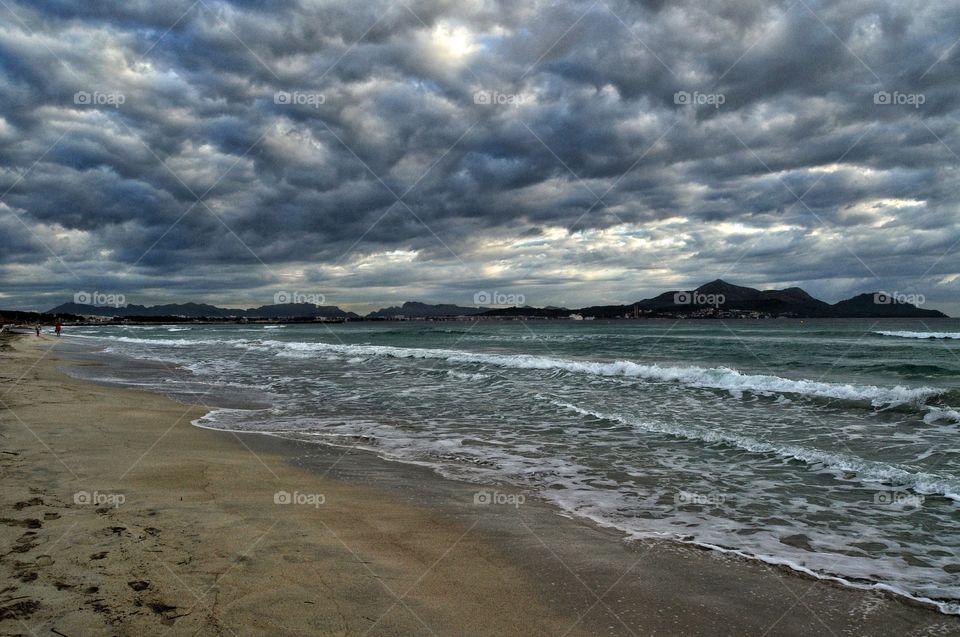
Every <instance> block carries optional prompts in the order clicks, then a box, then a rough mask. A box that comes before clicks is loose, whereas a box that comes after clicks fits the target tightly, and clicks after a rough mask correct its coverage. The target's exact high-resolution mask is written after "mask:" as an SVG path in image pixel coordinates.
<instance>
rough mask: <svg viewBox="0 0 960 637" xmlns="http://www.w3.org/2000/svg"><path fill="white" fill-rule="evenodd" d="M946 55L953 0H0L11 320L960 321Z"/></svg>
mask: <svg viewBox="0 0 960 637" xmlns="http://www.w3.org/2000/svg"><path fill="white" fill-rule="evenodd" d="M958 40H960V4H958V2H956V1H946V2H912V1H910V0H871V1H862V0H845V1H844V2H815V1H812V0H790V1H786V2H756V1H752V0H745V1H740V2H734V1H731V2H723V3H714V2H707V3H705V2H701V1H692V2H685V1H683V0H681V1H677V2H666V1H661V0H647V1H643V0H633V1H625V0H623V1H617V0H597V1H595V2H579V1H568V2H540V1H538V0H533V1H529V2H516V1H503V2H500V1H495V0H455V1H454V0H451V1H446V0H426V1H415V0H396V1H392V2H391V1H380V0H371V1H369V2H368V1H364V2H356V1H355V0H351V1H349V2H312V1H308V0H301V1H300V2H280V1H271V0H266V1H259V2H254V1H253V0H234V1H230V2H228V1H218V0H195V1H191V0H162V1H157V0H143V1H141V0H117V1H110V0H99V1H98V2H77V1H67V0H30V1H29V2H27V1H18V0H2V2H0V228H2V232H0V307H7V308H19V309H39V310H44V309H49V308H51V307H53V306H55V305H58V304H59V303H62V302H65V301H72V300H74V299H75V298H77V299H79V300H81V301H82V300H91V301H100V302H99V303H98V304H111V303H116V302H119V301H124V302H128V303H142V304H154V303H160V302H175V301H195V302H209V303H214V304H217V305H221V306H228V307H255V306H259V305H264V304H269V303H273V302H275V301H289V300H306V301H310V302H319V303H320V304H325V305H338V306H340V307H342V308H344V309H353V310H355V311H368V310H371V309H375V308H378V307H382V306H386V305H395V304H399V303H402V302H403V301H407V300H419V301H425V302H447V303H456V304H460V305H474V304H476V303H475V301H477V300H478V299H479V300H485V301H489V300H491V299H492V300H494V301H496V300H501V301H505V302H509V301H517V300H520V301H523V302H524V303H527V304H531V305H540V306H542V305H562V306H566V307H578V306H583V305H591V304H609V303H628V302H632V301H635V300H638V299H641V298H646V297H649V296H653V295H655V294H657V293H659V292H662V291H665V290H671V289H690V288H693V287H695V286H697V285H699V284H701V283H704V282H706V281H709V280H712V279H715V278H723V279H725V280H728V281H731V282H733V283H737V284H741V285H750V286H753V287H760V288H775V287H777V288H779V287H787V286H793V285H799V286H801V287H803V288H805V289H806V290H807V291H809V292H810V293H812V294H814V296H818V297H819V298H823V299H824V300H827V301H830V302H834V301H838V300H840V299H843V298H847V297H850V296H852V295H854V294H857V293H861V292H868V291H876V290H883V291H887V292H889V293H893V294H911V295H914V298H922V299H923V301H924V303H925V304H926V306H928V307H933V308H937V309H942V310H945V311H947V312H948V313H951V314H960V300H958V299H960V296H958V294H957V293H958V291H960V281H958V275H960V245H958V243H960V215H958V198H960V178H958V172H957V167H958V164H960V127H958V103H960V67H958V64H960V43H958ZM84 295H85V296H84ZM485 304H488V305H489V304H491V303H489V302H487V303H485Z"/></svg>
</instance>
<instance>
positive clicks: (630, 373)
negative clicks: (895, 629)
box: [66, 319, 960, 614]
mask: <svg viewBox="0 0 960 637" xmlns="http://www.w3.org/2000/svg"><path fill="white" fill-rule="evenodd" d="M66 335H67V337H68V338H71V339H73V341H74V342H75V343H82V344H83V346H84V347H90V348H94V349H96V350H98V351H103V352H106V353H108V354H110V355H112V357H114V358H116V359H118V360H125V361H128V362H132V364H127V365H125V366H124V365H121V366H106V367H104V368H102V369H99V371H98V369H97V368H90V367H85V368H84V370H85V373H88V374H89V373H93V374H100V376H101V377H100V378H99V379H98V380H102V381H106V382H116V383H120V384H128V385H135V386H138V387H141V388H144V387H145V388H147V389H152V390H154V391H158V392H162V393H165V394H167V395H171V396H173V397H178V398H181V399H185V400H188V401H189V402H196V403H200V404H208V405H221V406H220V407H211V408H210V410H209V413H207V414H206V416H204V417H203V418H200V419H199V420H197V421H196V422H195V423H194V424H195V425H197V426H200V427H208V428H211V429H222V430H231V431H245V432H263V433H269V434H272V435H277V436H282V437H288V438H296V439H298V440H308V441H311V442H315V443H317V444H323V445H335V446H340V447H344V448H357V449H365V450H369V451H371V452H374V453H376V454H378V455H380V456H381V457H383V458H386V459H390V460H394V461H401V462H408V463H415V464H418V465H425V466H429V467H431V468H433V469H434V470H435V471H436V472H438V473H439V474H441V475H443V476H446V477H450V478H456V479H459V480H466V481H473V482H477V483H480V484H486V485H500V486H501V488H502V489H504V490H511V489H512V490H514V491H515V492H518V493H528V494H535V495H537V496H539V497H541V498H543V499H545V500H547V501H550V502H552V503H553V504H555V505H556V507H558V508H559V510H560V511H561V512H563V513H564V514H566V515H569V516H579V517H582V518H587V519H589V520H592V521H594V522H595V523H597V524H600V525H603V526H607V527H612V528H614V529H617V530H619V531H620V532H622V533H623V535H624V538H625V540H626V541H631V540H634V539H645V538H661V539H666V540H671V541H676V542H684V543H692V544H696V545H699V546H701V547H707V548H710V549H713V550H717V551H724V552H729V553H734V554H737V555H741V556H744V557H747V558H750V559H756V560H762V561H764V562H767V563H769V564H776V565H782V566H787V567H789V568H792V569H795V570H798V571H802V572H804V573H807V574H809V575H813V576H816V577H820V578H825V579H830V580H833V581H835V582H839V583H841V584H844V585H847V586H853V587H859V588H876V589H882V590H886V591H889V592H893V593H895V594H898V595H903V596H907V597H911V598H914V599H917V600H922V601H925V602H927V603H929V604H932V605H935V606H936V607H937V608H938V609H939V610H940V611H941V612H944V613H949V614H960V320H955V319H931V320H927V319H923V320H920V319H907V320H893V319H883V320H868V319H863V320H861V319H842V320H828V319H817V320H799V319H781V320H757V321H752V320H733V321H724V320H652V319H651V320H642V319H641V320H619V321H599V320H597V321H539V320H538V321H489V320H485V321H469V320H467V321H443V322H421V321H411V322H357V323H343V324H299V325H297V324H289V325H251V324H245V325H244V324H229V325H227V324H216V325H155V326H132V325H131V326H100V327H68V328H67V331H66ZM91 370H93V371H91ZM231 396H232V397H234V398H236V397H242V398H243V400H242V401H239V402H238V401H237V400H234V401H233V402H231V401H228V400H225V399H224V398H225V397H231ZM222 405H230V406H229V407H222Z"/></svg>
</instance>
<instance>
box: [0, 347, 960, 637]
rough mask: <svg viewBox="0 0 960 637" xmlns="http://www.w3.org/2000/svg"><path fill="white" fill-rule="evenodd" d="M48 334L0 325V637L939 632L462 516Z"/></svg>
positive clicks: (419, 474)
mask: <svg viewBox="0 0 960 637" xmlns="http://www.w3.org/2000/svg"><path fill="white" fill-rule="evenodd" d="M58 344H59V343H58V341H57V340H56V339H53V338H50V337H44V338H40V339H37V338H34V337H20V338H15V339H8V340H6V341H3V342H2V343H0V347H3V349H2V350H0V452H2V453H0V472H2V475H3V481H2V491H0V509H2V510H0V575H2V583H0V589H2V590H0V634H2V635H12V634H23V635H27V634H33V635H53V634H56V635H67V636H69V637H77V636H80V635H153V634H165V633H166V634H171V635H180V634H183V635H194V634H197V635H206V634H213V635H220V634H224V635H258V634H265V635H356V634H371V635H430V634H436V635H565V634H570V635H576V634H636V635H647V634H703V635H727V634H729V635H740V634H756V635H763V634H770V635H780V634H797V635H814V634H831V633H832V634H836V635H848V634H891V635H894V634H896V635H904V634H917V635H920V634H924V635H947V634H960V622H958V621H957V618H954V617H947V616H944V615H940V614H938V613H935V612H933V611H931V610H928V609H926V608H921V607H917V606H915V605H908V604H906V603H904V602H902V601H900V600H897V599H893V598H891V597H889V596H886V595H882V594H879V593H873V592H865V591H854V590H850V589H844V588H840V587H837V586H833V585H830V584H827V583H823V582H819V581H814V580H809V579H805V578H801V577H797V576H794V575H793V574H790V573H787V572H784V571H780V570H777V569H773V568H770V567H767V566H764V565H761V564H757V563H751V562H746V561H744V560H739V559H732V558H730V557H725V556H721V555H719V554H716V553H712V552H704V551H697V550H693V549H689V548H687V547H680V546H676V545H670V544H665V543H638V544H633V545H630V546H628V545H626V544H625V543H623V542H622V541H621V539H620V538H619V536H617V535H616V534H615V533H612V532H610V531H606V530H603V529H598V528H595V527H593V526H590V525H588V524H584V523H581V522H577V521H573V520H568V519H565V518H561V517H559V516H557V515H556V514H555V512H554V511H553V510H552V509H551V508H550V507H548V506H546V505H544V504H543V503H538V502H536V501H533V500H531V501H530V502H528V503H527V504H525V505H524V506H523V507H522V508H518V507H500V508H488V509H483V510H482V511H480V512H479V513H478V510H477V507H475V506H472V502H471V501H470V494H471V493H472V492H473V491H475V490H476V487H475V486H470V485H464V484H462V483H455V482H451V481H444V480H440V479H438V478H436V477H435V476H433V475H432V474H430V473H429V472H428V471H426V470H423V469H419V468H416V467H408V466H403V465H395V464H392V463H385V462H382V461H379V460H378V459H376V458H372V457H370V456H368V455H366V454H357V453H348V454H346V455H345V454H344V453H343V451H342V450H333V449H330V448H325V447H318V446H316V445H309V446H307V445H303V444H299V443H296V442H290V441H281V440H278V439H272V438H268V437H264V436H254V435H245V436H242V437H241V436H236V435H233V434H228V433H223V432H214V431H208V430H204V429H198V428H196V427H193V426H192V425H191V424H190V421H191V420H192V419H194V418H197V417H199V416H201V415H202V414H203V413H204V410H203V409H201V408H197V407H188V406H185V405H182V404H179V403H176V402H173V401H171V400H168V399H166V398H164V397H162V396H158V395H155V394H150V393H145V392H140V391H134V390H129V389H118V388H111V387H104V386H100V385H94V384H90V383H86V382H82V381H78V380H75V379H72V378H70V377H68V376H66V375H65V374H63V373H62V372H61V371H59V369H58V367H57V366H58V365H62V364H63V363H64V361H63V360H58V355H57V346H58ZM85 364H94V363H90V362H87V363H85ZM278 492H283V493H286V494H289V499H295V500H297V501H296V502H293V503H289V504H285V503H276V502H275V499H276V498H277V497H278V496H277V494H278ZM279 497H281V499H282V498H283V497H284V496H282V494H281V496H279ZM321 499H322V503H321ZM481 513H482V514H481Z"/></svg>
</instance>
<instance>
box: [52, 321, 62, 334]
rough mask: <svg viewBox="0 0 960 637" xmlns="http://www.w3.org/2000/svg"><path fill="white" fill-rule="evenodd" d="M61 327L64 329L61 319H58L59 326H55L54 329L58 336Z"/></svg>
mask: <svg viewBox="0 0 960 637" xmlns="http://www.w3.org/2000/svg"><path fill="white" fill-rule="evenodd" d="M61 329H63V326H62V325H60V321H57V326H56V327H55V328H54V331H56V333H57V336H60V330H61Z"/></svg>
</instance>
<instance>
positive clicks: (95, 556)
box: [90, 551, 109, 560]
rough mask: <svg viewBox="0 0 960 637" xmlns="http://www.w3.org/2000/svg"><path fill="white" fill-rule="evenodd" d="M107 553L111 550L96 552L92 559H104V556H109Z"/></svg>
mask: <svg viewBox="0 0 960 637" xmlns="http://www.w3.org/2000/svg"><path fill="white" fill-rule="evenodd" d="M107 553H109V551H101V552H100V553H94V554H93V555H91V556H90V559H91V560H102V559H103V558H105V557H106V556H107Z"/></svg>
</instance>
